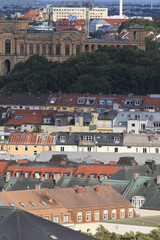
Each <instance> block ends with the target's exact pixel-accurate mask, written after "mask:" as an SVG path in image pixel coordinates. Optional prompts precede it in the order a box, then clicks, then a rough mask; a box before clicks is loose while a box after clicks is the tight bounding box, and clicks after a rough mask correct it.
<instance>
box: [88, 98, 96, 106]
mask: <svg viewBox="0 0 160 240" xmlns="http://www.w3.org/2000/svg"><path fill="white" fill-rule="evenodd" d="M95 100H96V98H95V97H92V98H91V97H88V98H87V102H86V105H93V104H94V103H95Z"/></svg>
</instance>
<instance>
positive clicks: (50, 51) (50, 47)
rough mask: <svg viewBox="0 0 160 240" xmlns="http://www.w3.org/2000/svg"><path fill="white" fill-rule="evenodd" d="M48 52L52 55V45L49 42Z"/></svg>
mask: <svg viewBox="0 0 160 240" xmlns="http://www.w3.org/2000/svg"><path fill="white" fill-rule="evenodd" d="M48 54H49V55H52V45H51V44H49V46H48Z"/></svg>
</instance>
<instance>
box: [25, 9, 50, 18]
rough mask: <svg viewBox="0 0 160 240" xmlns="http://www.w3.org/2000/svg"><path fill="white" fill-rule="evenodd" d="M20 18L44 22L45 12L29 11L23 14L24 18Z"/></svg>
mask: <svg viewBox="0 0 160 240" xmlns="http://www.w3.org/2000/svg"><path fill="white" fill-rule="evenodd" d="M21 18H25V19H29V20H45V19H46V12H44V10H40V9H38V10H30V11H29V12H27V13H25V14H24V16H22V17H21Z"/></svg>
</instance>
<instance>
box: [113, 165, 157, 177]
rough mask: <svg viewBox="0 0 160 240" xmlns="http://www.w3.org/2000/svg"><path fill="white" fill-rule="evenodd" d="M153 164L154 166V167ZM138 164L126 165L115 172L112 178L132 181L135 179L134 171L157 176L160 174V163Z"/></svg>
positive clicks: (142, 174) (141, 174)
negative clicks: (150, 164)
mask: <svg viewBox="0 0 160 240" xmlns="http://www.w3.org/2000/svg"><path fill="white" fill-rule="evenodd" d="M152 166H153V168H152ZM152 166H151V167H149V165H147V164H145V165H136V166H125V167H124V168H122V169H121V170H119V171H118V172H116V173H114V174H113V175H112V176H111V177H110V178H111V179H114V180H126V181H130V180H132V179H133V174H134V173H139V175H140V176H150V177H156V176H157V175H160V164H156V165H154V164H153V165H152Z"/></svg>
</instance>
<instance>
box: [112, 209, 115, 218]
mask: <svg viewBox="0 0 160 240" xmlns="http://www.w3.org/2000/svg"><path fill="white" fill-rule="evenodd" d="M115 218H116V209H113V210H112V219H115Z"/></svg>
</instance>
